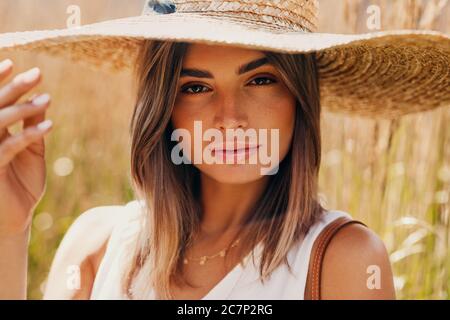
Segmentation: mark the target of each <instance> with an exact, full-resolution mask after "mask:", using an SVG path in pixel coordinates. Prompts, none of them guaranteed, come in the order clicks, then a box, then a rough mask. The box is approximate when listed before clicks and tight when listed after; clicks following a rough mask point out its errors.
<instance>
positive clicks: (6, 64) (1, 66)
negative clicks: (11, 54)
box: [0, 59, 13, 73]
mask: <svg viewBox="0 0 450 320" xmlns="http://www.w3.org/2000/svg"><path fill="white" fill-rule="evenodd" d="M12 64H13V63H12V61H11V60H10V59H6V60H3V61H2V62H0V73H2V72H4V71H6V70H8V69H9V68H10V67H11V66H12Z"/></svg>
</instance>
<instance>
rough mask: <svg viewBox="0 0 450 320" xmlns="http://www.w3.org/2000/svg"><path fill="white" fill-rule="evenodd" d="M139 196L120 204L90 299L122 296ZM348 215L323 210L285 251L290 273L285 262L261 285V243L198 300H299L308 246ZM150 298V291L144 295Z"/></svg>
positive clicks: (306, 266) (301, 292)
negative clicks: (122, 211) (119, 210)
mask: <svg viewBox="0 0 450 320" xmlns="http://www.w3.org/2000/svg"><path fill="white" fill-rule="evenodd" d="M142 205H144V202H143V200H142V201H138V200H133V201H130V202H128V203H127V204H125V205H124V209H126V212H124V214H123V216H121V217H120V218H119V221H118V222H117V224H116V225H115V227H114V228H113V231H112V234H111V237H110V239H109V241H108V244H107V248H106V251H105V254H104V257H103V259H102V261H101V263H100V266H99V269H98V271H97V274H96V277H95V280H94V284H93V288H92V293H91V297H90V298H91V299H99V300H126V299H128V298H127V296H126V295H125V293H124V292H122V290H121V289H122V287H121V278H122V275H123V272H124V269H123V268H124V267H125V265H126V263H128V261H130V260H129V259H130V258H131V255H132V253H133V250H132V249H133V245H134V241H133V240H135V238H134V236H136V235H137V234H138V231H139V227H140V226H141V223H140V220H139V219H138V218H139V214H140V213H141V212H142V211H141V210H140V206H142ZM342 216H347V217H349V218H352V216H351V215H350V214H349V213H347V212H345V211H340V210H331V211H326V212H324V214H323V215H322V216H321V217H320V219H318V220H317V221H316V223H315V224H314V225H313V226H312V227H311V228H310V230H309V231H308V233H307V234H306V235H305V236H304V237H303V239H302V240H301V241H299V242H298V243H297V244H296V245H295V246H293V247H292V248H291V250H290V251H289V253H288V260H289V264H290V265H291V267H292V268H291V269H292V273H291V272H289V270H288V268H287V266H286V264H285V263H283V264H281V265H280V266H279V267H278V268H277V269H276V270H274V271H273V273H272V275H271V276H270V278H269V279H268V280H267V281H265V283H264V285H263V284H262V283H261V281H260V280H259V269H258V261H259V257H260V254H261V252H262V243H260V244H258V245H257V246H256V247H255V248H254V251H255V261H254V262H255V264H254V263H253V259H251V254H248V255H247V256H246V257H245V258H244V260H243V263H244V266H242V265H241V264H240V263H238V264H237V265H236V266H235V267H234V268H233V269H232V270H231V271H230V272H229V273H228V274H227V275H226V276H225V277H224V278H223V279H222V280H221V281H220V282H219V283H218V284H217V285H216V286H215V287H214V288H212V289H211V290H210V291H209V292H208V293H207V294H206V296H204V297H203V298H202V300H222V299H224V300H226V299H236V300H249V299H254V300H303V299H304V291H305V286H306V277H307V273H308V266H309V259H310V255H311V250H312V246H313V244H314V241H315V239H316V238H317V237H318V235H319V234H320V232H321V231H322V230H323V229H324V228H325V227H326V226H327V225H328V224H329V223H331V222H332V221H334V220H335V219H337V218H339V217H342ZM148 299H149V300H154V299H155V296H154V292H153V291H152V292H151V293H150V295H149V296H148Z"/></svg>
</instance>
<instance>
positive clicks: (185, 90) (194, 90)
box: [181, 84, 207, 94]
mask: <svg viewBox="0 0 450 320" xmlns="http://www.w3.org/2000/svg"><path fill="white" fill-rule="evenodd" d="M204 88H206V89H207V87H205V86H202V85H200V84H195V85H191V86H186V87H183V88H182V89H181V92H182V93H184V94H199V93H203V92H206V91H204V90H203V89H204ZM190 89H192V91H191V92H188V90H190Z"/></svg>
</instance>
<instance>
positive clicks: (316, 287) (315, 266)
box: [305, 216, 367, 300]
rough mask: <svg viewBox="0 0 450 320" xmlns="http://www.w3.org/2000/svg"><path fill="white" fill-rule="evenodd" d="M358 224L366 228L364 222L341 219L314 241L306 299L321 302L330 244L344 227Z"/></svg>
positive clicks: (331, 224) (327, 227)
mask: <svg viewBox="0 0 450 320" xmlns="http://www.w3.org/2000/svg"><path fill="white" fill-rule="evenodd" d="M352 223H358V224H361V225H363V226H365V227H367V225H365V224H364V223H363V222H361V221H358V220H353V219H350V218H348V217H345V216H344V217H340V218H337V219H336V220H334V221H333V222H331V223H330V224H328V225H327V226H326V227H325V228H324V229H323V230H322V231H321V233H320V234H319V236H318V237H317V239H316V240H315V241H314V245H313V249H312V251H311V256H310V261H309V268H308V277H307V284H306V289H308V288H309V290H310V291H307V292H305V299H311V300H320V299H321V294H320V283H321V273H322V264H323V257H324V256H325V251H326V249H327V246H328V244H329V243H330V241H331V239H332V238H333V236H334V235H335V234H336V233H337V232H338V231H339V230H340V229H341V228H343V227H344V226H346V225H349V224H352Z"/></svg>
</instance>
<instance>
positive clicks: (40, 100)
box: [31, 93, 50, 107]
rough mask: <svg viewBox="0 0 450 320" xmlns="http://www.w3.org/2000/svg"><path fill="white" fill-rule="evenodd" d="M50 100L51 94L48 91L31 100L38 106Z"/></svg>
mask: <svg viewBox="0 0 450 320" xmlns="http://www.w3.org/2000/svg"><path fill="white" fill-rule="evenodd" d="M49 101H50V95H49V94H48V93H44V94H41V95H40V96H38V97H36V98H34V99H33V101H32V102H31V103H32V104H34V105H35V106H37V107H40V106H42V105H44V104H46V103H48V102H49Z"/></svg>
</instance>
